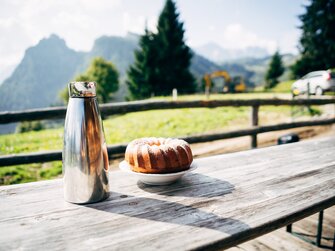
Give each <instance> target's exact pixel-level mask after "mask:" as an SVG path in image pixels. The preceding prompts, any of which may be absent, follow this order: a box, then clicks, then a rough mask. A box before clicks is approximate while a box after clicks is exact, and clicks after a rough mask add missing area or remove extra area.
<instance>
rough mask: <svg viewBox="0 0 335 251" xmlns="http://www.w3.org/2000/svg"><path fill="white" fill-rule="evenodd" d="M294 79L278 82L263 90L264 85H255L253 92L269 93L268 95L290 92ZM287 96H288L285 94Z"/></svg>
mask: <svg viewBox="0 0 335 251" xmlns="http://www.w3.org/2000/svg"><path fill="white" fill-rule="evenodd" d="M295 81H296V80H287V81H283V82H279V83H278V84H277V85H276V86H275V87H274V88H272V89H270V90H265V88H264V86H257V87H256V88H255V93H259V94H264V95H265V94H270V95H276V94H277V95H278V94H290V93H291V86H292V84H293V83H294V82H295ZM287 97H288V98H289V97H290V96H287Z"/></svg>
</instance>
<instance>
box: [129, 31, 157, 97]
mask: <svg viewBox="0 0 335 251" xmlns="http://www.w3.org/2000/svg"><path fill="white" fill-rule="evenodd" d="M154 43H155V41H154V34H153V33H151V32H149V31H148V30H147V28H146V29H145V34H144V35H143V36H141V38H140V41H139V45H140V49H138V50H136V51H135V62H134V64H133V65H132V66H130V68H129V69H128V72H127V81H126V83H127V85H128V90H129V92H130V95H129V96H128V98H129V99H143V98H148V97H150V96H151V95H152V94H153V92H154V85H155V84H156V83H157V75H156V72H155V71H156V69H155V67H156V60H157V59H156V51H155V48H156V47H155V44H154Z"/></svg>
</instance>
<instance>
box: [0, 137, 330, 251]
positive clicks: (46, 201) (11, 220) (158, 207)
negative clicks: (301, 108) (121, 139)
mask: <svg viewBox="0 0 335 251" xmlns="http://www.w3.org/2000/svg"><path fill="white" fill-rule="evenodd" d="M195 161H196V162H197V164H198V166H199V167H198V169H196V170H195V171H194V172H192V173H188V174H186V175H185V176H184V177H183V178H182V179H181V180H180V181H178V182H177V183H175V184H173V185H169V186H161V187H152V186H147V185H144V184H142V183H140V182H137V180H136V177H135V176H131V175H130V174H128V173H123V172H120V171H114V172H111V173H110V189H111V196H110V198H109V199H108V200H106V201H104V202H101V203H97V204H90V205H74V204H70V203H67V202H65V201H64V200H63V194H62V182H61V180H52V181H43V182H34V183H27V184H21V185H12V186H3V187H0V249H1V250H12V249H18V250H21V249H22V250H64V249H67V250H94V249H106V250H157V249H161V250H194V249H205V250H217V249H222V248H228V247H232V246H235V245H237V244H240V243H242V242H244V241H246V240H249V239H252V238H255V237H257V236H260V235H263V234H265V233H268V232H270V231H273V230H275V229H278V228H280V227H283V226H285V225H287V224H289V223H292V222H294V221H297V220H300V219H302V218H304V217H306V216H309V215H311V214H313V213H315V212H318V211H320V210H322V209H325V208H328V207H330V206H332V205H334V204H335V138H334V137H332V138H326V139H319V140H315V141H305V142H300V143H295V144H288V145H281V146H274V147H268V148H263V149H256V150H250V151H244V152H239V153H233V154H225V155H218V156H214V157H209V158H202V159H196V160H195Z"/></svg>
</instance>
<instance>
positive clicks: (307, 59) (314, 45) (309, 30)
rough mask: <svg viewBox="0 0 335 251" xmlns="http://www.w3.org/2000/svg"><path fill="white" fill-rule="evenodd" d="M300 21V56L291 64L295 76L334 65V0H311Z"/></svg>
mask: <svg viewBox="0 0 335 251" xmlns="http://www.w3.org/2000/svg"><path fill="white" fill-rule="evenodd" d="M299 18H300V20H301V21H302V26H301V27H300V28H301V29H302V36H301V38H300V46H299V50H300V54H301V58H300V59H299V60H298V61H297V62H296V64H295V65H293V66H292V72H293V75H294V76H295V77H301V76H303V75H305V74H307V73H308V72H311V71H316V70H326V69H330V68H334V67H335V0H311V1H310V4H309V5H308V6H306V13H304V14H303V15H301V16H299Z"/></svg>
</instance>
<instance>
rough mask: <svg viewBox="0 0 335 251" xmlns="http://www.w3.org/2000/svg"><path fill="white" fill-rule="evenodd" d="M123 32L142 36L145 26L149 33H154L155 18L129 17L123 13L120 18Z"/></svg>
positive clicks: (129, 15) (127, 13)
mask: <svg viewBox="0 0 335 251" xmlns="http://www.w3.org/2000/svg"><path fill="white" fill-rule="evenodd" d="M122 21H123V22H122V23H123V30H124V31H125V32H134V33H137V34H143V32H144V29H145V26H147V28H148V29H149V30H150V31H153V32H155V31H156V24H157V17H153V16H152V17H149V18H146V17H144V16H135V15H131V14H130V13H129V12H124V13H123V16H122Z"/></svg>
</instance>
